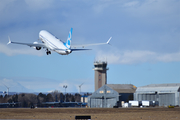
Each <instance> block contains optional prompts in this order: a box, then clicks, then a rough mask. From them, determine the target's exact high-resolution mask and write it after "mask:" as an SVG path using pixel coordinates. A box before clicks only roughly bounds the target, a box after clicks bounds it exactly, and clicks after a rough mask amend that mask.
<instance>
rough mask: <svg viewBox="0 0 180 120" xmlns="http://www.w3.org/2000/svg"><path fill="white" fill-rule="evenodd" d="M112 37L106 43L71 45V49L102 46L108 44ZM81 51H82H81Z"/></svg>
mask: <svg viewBox="0 0 180 120" xmlns="http://www.w3.org/2000/svg"><path fill="white" fill-rule="evenodd" d="M111 38H112V37H110V38H109V40H108V41H107V42H106V43H95V44H85V45H71V47H72V48H76V47H82V48H84V47H86V46H93V45H103V44H109V42H110V40H111ZM82 50H83V49H82Z"/></svg>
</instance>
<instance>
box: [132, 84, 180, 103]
mask: <svg viewBox="0 0 180 120" xmlns="http://www.w3.org/2000/svg"><path fill="white" fill-rule="evenodd" d="M134 100H135V101H157V102H158V103H159V106H168V105H173V106H177V105H178V106H180V83H178V84H151V85H147V86H142V87H138V88H137V90H136V92H135V93H134Z"/></svg>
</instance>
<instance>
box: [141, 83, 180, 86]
mask: <svg viewBox="0 0 180 120" xmlns="http://www.w3.org/2000/svg"><path fill="white" fill-rule="evenodd" d="M175 86H179V87H180V83H167V84H150V85H146V86H141V87H175Z"/></svg>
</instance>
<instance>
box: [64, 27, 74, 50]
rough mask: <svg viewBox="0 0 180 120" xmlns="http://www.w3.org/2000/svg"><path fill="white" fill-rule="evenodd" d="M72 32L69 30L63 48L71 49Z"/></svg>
mask: <svg viewBox="0 0 180 120" xmlns="http://www.w3.org/2000/svg"><path fill="white" fill-rule="evenodd" d="M72 31H73V28H71V30H70V31H69V35H68V38H67V41H66V43H65V46H66V47H67V48H68V49H69V48H71V39H72Z"/></svg>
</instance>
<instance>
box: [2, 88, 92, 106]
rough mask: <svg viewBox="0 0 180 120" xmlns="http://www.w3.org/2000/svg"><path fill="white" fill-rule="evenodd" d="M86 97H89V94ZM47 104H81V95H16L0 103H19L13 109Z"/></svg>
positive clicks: (55, 92)
mask: <svg viewBox="0 0 180 120" xmlns="http://www.w3.org/2000/svg"><path fill="white" fill-rule="evenodd" d="M85 95H89V93H87V94H85ZM65 98H66V101H65ZM45 102H60V103H62V102H81V95H80V94H78V93H76V94H74V95H72V94H69V93H66V94H63V93H61V92H58V91H54V92H52V93H48V94H43V93H39V94H38V95H35V94H31V93H21V94H15V95H5V96H2V95H1V96H0V103H17V104H15V105H14V106H13V107H31V106H40V105H41V104H43V103H45ZM12 105H13V104H12ZM0 107H1V106H0Z"/></svg>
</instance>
